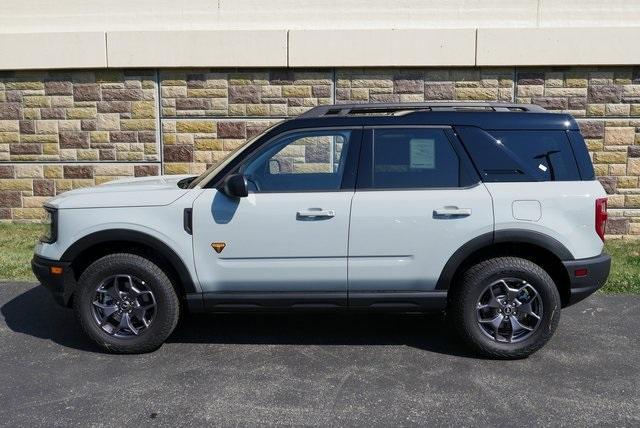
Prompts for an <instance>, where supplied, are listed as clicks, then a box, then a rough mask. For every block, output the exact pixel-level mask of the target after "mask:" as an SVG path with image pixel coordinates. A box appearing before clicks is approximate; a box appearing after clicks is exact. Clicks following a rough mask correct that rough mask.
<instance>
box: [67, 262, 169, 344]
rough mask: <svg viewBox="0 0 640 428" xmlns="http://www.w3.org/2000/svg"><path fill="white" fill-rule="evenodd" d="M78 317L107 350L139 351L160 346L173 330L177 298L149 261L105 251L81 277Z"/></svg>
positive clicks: (94, 339) (75, 301)
mask: <svg viewBox="0 0 640 428" xmlns="http://www.w3.org/2000/svg"><path fill="white" fill-rule="evenodd" d="M74 311H75V313H76V317H77V319H78V321H79V322H80V324H81V325H82V328H83V329H84V331H85V332H86V333H87V335H88V336H89V337H90V338H91V339H93V341H94V342H96V343H97V344H98V345H99V346H101V347H102V348H103V349H105V350H107V351H109V352H116V353H142V352H149V351H153V350H155V349H157V348H159V347H160V346H161V345H162V343H163V342H164V341H165V340H166V339H167V338H168V337H169V335H170V334H171V332H172V331H173V330H174V328H175V326H176V324H177V322H178V315H179V302H178V297H177V296H176V293H175V290H174V288H173V286H172V284H171V281H170V280H169V278H168V277H167V275H166V274H165V273H164V272H163V271H162V269H160V268H159V267H158V266H157V265H156V264H155V263H153V262H152V261H150V260H148V259H146V258H144V257H141V256H138V255H135V254H126V253H118V254H109V255H107V256H104V257H102V258H100V259H98V260H96V261H95V262H93V263H92V264H91V265H90V266H89V267H88V268H87V269H86V270H85V271H84V272H83V273H82V275H81V276H80V279H79V281H78V288H77V292H76V294H75V296H74Z"/></svg>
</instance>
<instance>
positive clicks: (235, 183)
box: [223, 174, 249, 198]
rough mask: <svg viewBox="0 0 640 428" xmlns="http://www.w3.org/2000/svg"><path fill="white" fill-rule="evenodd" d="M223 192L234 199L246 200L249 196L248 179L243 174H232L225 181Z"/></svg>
mask: <svg viewBox="0 0 640 428" xmlns="http://www.w3.org/2000/svg"><path fill="white" fill-rule="evenodd" d="M223 191H224V193H225V194H226V195H227V196H230V197H232V198H244V197H245V196H247V195H248V194H249V185H248V184H247V179H246V177H245V176H244V175H242V174H231V175H229V176H227V178H225V179H224V185H223Z"/></svg>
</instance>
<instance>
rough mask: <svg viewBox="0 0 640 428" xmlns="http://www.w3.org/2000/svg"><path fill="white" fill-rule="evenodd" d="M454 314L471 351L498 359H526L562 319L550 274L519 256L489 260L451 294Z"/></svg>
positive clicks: (459, 329) (470, 271)
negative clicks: (472, 349)
mask: <svg viewBox="0 0 640 428" xmlns="http://www.w3.org/2000/svg"><path fill="white" fill-rule="evenodd" d="M450 313H451V316H452V319H453V322H454V324H455V327H456V329H457V331H458V333H459V334H460V336H461V337H462V338H463V340H464V341H465V342H466V343H468V344H469V345H470V346H471V347H472V348H474V349H475V350H476V351H477V352H479V353H480V354H482V355H485V356H489V357H494V358H523V357H527V356H529V355H531V354H532V353H534V352H535V351H537V350H538V349H540V348H541V347H542V346H544V344H545V343H547V341H548V340H549V339H550V338H551V336H552V335H553V333H554V331H555V329H556V327H557V326H558V322H559V320H560V295H559V293H558V289H557V287H556V285H555V283H554V282H553V280H552V279H551V277H550V276H549V274H548V273H547V272H546V271H545V270H544V269H542V268H541V267H540V266H538V265H536V264H535V263H533V262H531V261H529V260H526V259H521V258H517V257H498V258H494V259H490V260H485V261H483V262H481V263H478V264H477V265H475V266H473V267H471V268H470V269H468V270H467V271H466V272H465V273H464V274H463V276H462V279H461V281H460V282H459V283H458V284H456V286H455V288H454V289H453V290H452V299H451V302H450Z"/></svg>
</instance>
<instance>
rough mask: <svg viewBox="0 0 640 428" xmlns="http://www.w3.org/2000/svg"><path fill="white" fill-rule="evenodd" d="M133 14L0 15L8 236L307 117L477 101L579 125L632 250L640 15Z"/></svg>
mask: <svg viewBox="0 0 640 428" xmlns="http://www.w3.org/2000/svg"><path fill="white" fill-rule="evenodd" d="M49 3H59V4H56V6H55V8H54V6H53V5H51V4H49ZM136 3H137V4H136V6H131V5H129V2H119V1H115V2H114V3H113V7H111V6H110V8H109V11H102V10H101V9H100V8H99V5H100V4H101V2H94V1H89V2H85V3H83V4H82V6H78V4H77V3H76V2H72V1H68V0H65V1H61V2H42V4H41V5H40V8H35V6H33V4H31V3H30V5H18V4H16V5H14V6H11V7H9V8H8V10H7V11H6V13H5V14H3V15H1V16H0V24H2V25H0V27H2V30H0V31H2V32H1V33H0V221H38V220H40V219H41V218H42V217H43V211H42V209H41V206H42V204H43V203H44V202H45V201H46V200H47V199H48V198H50V197H51V196H53V195H56V194H58V193H61V192H64V191H67V190H70V189H73V188H78V187H83V186H90V185H94V184H99V183H102V182H105V181H109V180H113V179H117V178H122V177H134V176H136V177H139V176H147V175H158V174H181V173H199V172H202V171H203V170H204V169H206V168H207V166H209V165H211V164H213V163H215V162H216V161H218V160H220V159H221V158H222V157H224V156H225V155H226V154H227V153H229V151H231V150H233V149H235V148H236V147H238V146H239V145H240V144H242V143H243V142H244V141H245V140H246V139H248V138H251V137H252V136H254V135H256V134H258V133H260V132H261V131H262V130H264V129H265V128H267V127H268V126H270V125H271V124H273V123H275V122H277V121H280V120H283V119H285V118H287V117H291V116H295V115H298V114H300V113H302V112H304V111H306V110H307V109H309V108H311V107H314V106H317V105H322V104H331V103H345V102H416V101H427V100H441V101H445V100H483V101H484V100H486V101H511V102H514V101H515V102H525V103H535V104H539V105H542V106H544V107H545V108H547V109H549V110H553V111H563V112H569V113H571V114H573V115H574V116H575V117H576V119H577V120H578V122H579V124H580V127H581V129H582V132H583V135H584V136H585V139H586V140H587V144H588V146H589V149H590V151H591V153H592V158H593V162H594V165H595V169H596V173H597V175H598V177H599V179H600V181H601V182H602V184H603V185H604V187H605V189H606V190H607V193H608V194H609V208H610V218H611V220H610V221H609V226H608V228H609V229H608V234H609V235H612V236H617V237H625V238H628V239H630V238H633V237H640V182H639V180H640V44H637V43H635V41H636V40H640V28H636V27H633V22H634V20H635V22H640V21H637V18H640V3H639V2H610V3H607V4H606V5H601V4H600V2H592V1H569V2H547V1H544V2H543V1H523V2H506V1H489V2H478V3H477V4H476V6H475V7H473V5H474V4H475V2H464V1H453V2H448V4H447V6H446V7H444V6H442V5H439V4H438V2H417V1H408V0H407V1H399V2H395V3H396V5H395V6H396V7H392V6H393V5H391V4H390V3H394V2H385V3H383V2H377V1H373V2H359V1H343V2H340V3H335V4H333V2H323V3H322V4H323V5H324V6H325V7H318V6H317V2H308V1H300V2H291V1H272V2H259V3H258V2H252V1H244V0H241V1H235V2H227V1H224V0H221V1H218V2H215V1H214V2H205V1H193V2H185V4H184V5H182V4H181V3H178V5H179V8H181V9H179V10H176V9H175V7H176V6H175V4H173V3H172V2H167V1H164V0H159V1H157V2H153V5H155V9H154V8H153V6H152V4H151V3H152V2H147V1H142V2H136ZM265 3H269V4H270V5H271V6H272V7H270V8H268V9H265V6H264V4H265ZM549 3H551V4H549ZM558 3H562V4H560V5H558ZM570 4H572V5H573V6H574V9H572V11H571V15H570V17H569V18H567V17H566V15H563V14H562V11H563V10H564V11H565V12H566V11H567V10H568V9H567V7H568V6H567V5H570ZM172 5H173V9H172ZM132 7H135V8H137V9H135V10H133V11H132V10H131V8H132ZM145 7H148V9H145ZM78 8H80V9H78ZM278 8H279V10H281V11H282V12H281V13H276V12H275V10H277V9H278ZM403 8H404V9H403ZM563 8H564V9H563ZM406 11H410V12H411V13H406ZM368 15H370V16H369V17H368ZM561 15H562V16H561ZM43 16H46V17H48V20H47V21H46V22H47V23H46V24H45V25H38V20H40V18H42V17H43ZM314 16H315V17H316V19H313V17H314ZM563 16H564V17H563ZM134 18H135V19H134ZM189 19H191V21H189ZM40 22H43V21H42V20H40ZM455 23H458V27H460V28H454V27H456V26H455V25H454V24H455ZM576 24H580V26H575V25H576Z"/></svg>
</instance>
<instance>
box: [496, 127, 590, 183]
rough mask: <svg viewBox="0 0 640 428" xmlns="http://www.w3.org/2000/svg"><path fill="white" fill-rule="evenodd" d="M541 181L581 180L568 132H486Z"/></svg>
mask: <svg viewBox="0 0 640 428" xmlns="http://www.w3.org/2000/svg"><path fill="white" fill-rule="evenodd" d="M487 132H489V133H490V134H491V135H492V136H493V137H494V138H495V139H496V140H497V142H498V143H499V144H502V145H503V146H504V147H505V148H506V149H507V150H509V151H511V152H512V153H513V154H514V155H515V156H516V157H517V158H518V159H519V160H520V161H521V162H523V163H524V164H525V165H527V166H528V167H529V168H528V171H530V173H532V174H535V175H536V176H537V177H536V178H537V179H538V180H541V181H573V180H580V172H579V171H578V165H577V163H576V160H575V157H574V155H573V150H572V149H571V143H570V141H569V138H568V137H567V134H566V132H565V131H495V130H494V131H491V130H489V131H487Z"/></svg>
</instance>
